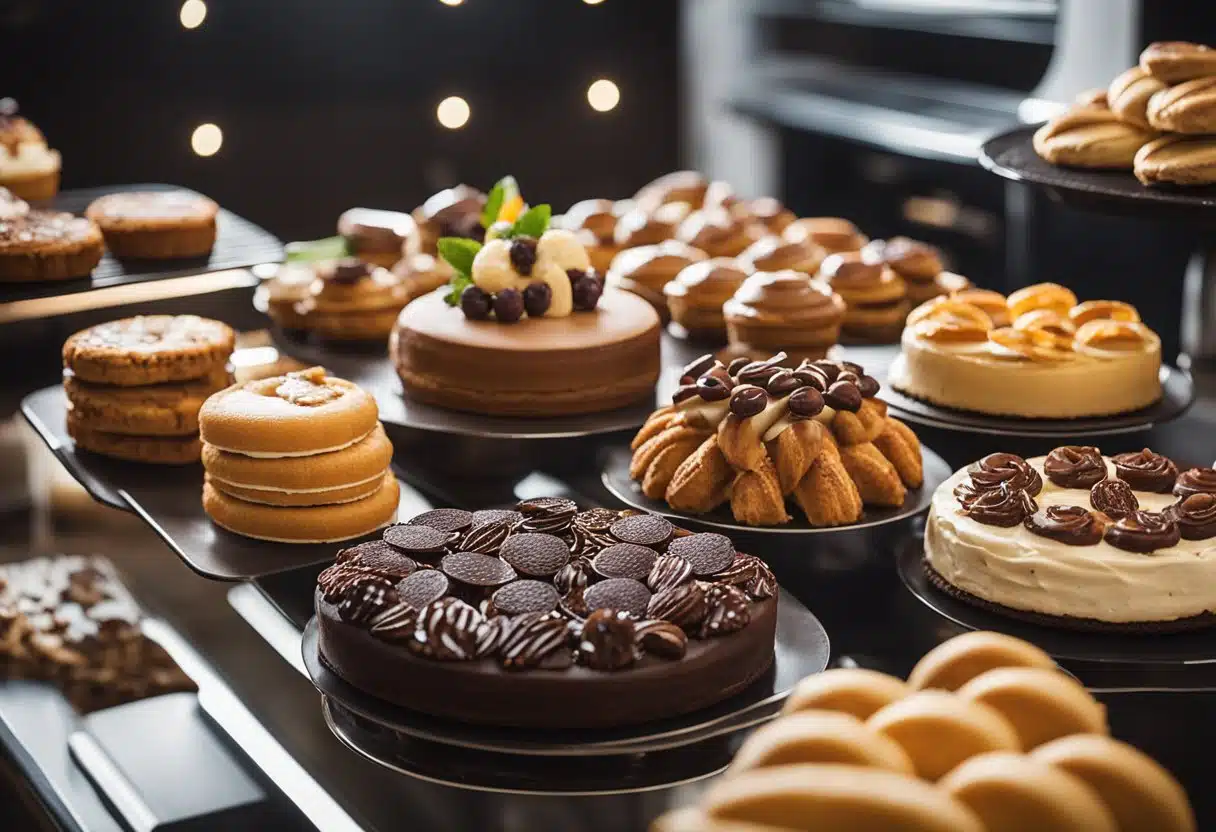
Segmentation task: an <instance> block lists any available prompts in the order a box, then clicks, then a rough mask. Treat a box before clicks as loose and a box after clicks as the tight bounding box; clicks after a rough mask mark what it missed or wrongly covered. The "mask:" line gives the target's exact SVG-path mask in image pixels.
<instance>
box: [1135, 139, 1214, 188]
mask: <svg viewBox="0 0 1216 832" xmlns="http://www.w3.org/2000/svg"><path fill="white" fill-rule="evenodd" d="M1135 173H1136V178H1137V179H1139V180H1140V181H1141V182H1143V183H1144V184H1145V185H1154V184H1158V183H1161V182H1167V183H1170V184H1173V185H1210V184H1212V183H1213V182H1216V136H1177V135H1171V136H1162V137H1161V138H1159V139H1157V140H1155V141H1151V142H1149V143H1148V144H1146V145H1145V146H1144V147H1142V148H1140V152H1138V153H1137V154H1136V161H1135Z"/></svg>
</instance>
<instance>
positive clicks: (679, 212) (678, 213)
mask: <svg viewBox="0 0 1216 832" xmlns="http://www.w3.org/2000/svg"><path fill="white" fill-rule="evenodd" d="M690 210H692V209H691V207H690V206H689V204H688V203H687V202H670V203H667V204H665V205H660V206H659V207H658V208H655V209H654V210H652V211H651V210H647V209H645V208H641V207H637V206H635V207H633V208H631V209H630V210H628V211H626V212H625V213H624V214H622V215H621V218H620V219H619V220H617V223H616V228H615V229H614V230H613V234H612V239H613V242H614V243H615V244H616V246H617V248H620V249H626V248H635V247H637V246H652V245H655V244H656V243H661V242H663V241H664V240H670V239H672V238H673V237H675V235H676V228H678V227H679V225H680V223H681V222H682V221H683V220H684V218H685V217H686V216H688V212H689V211H690Z"/></svg>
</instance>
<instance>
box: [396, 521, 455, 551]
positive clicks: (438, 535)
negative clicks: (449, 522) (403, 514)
mask: <svg viewBox="0 0 1216 832" xmlns="http://www.w3.org/2000/svg"><path fill="white" fill-rule="evenodd" d="M455 539H456V535H455V533H454V532H447V531H441V530H439V529H436V528H434V527H432V526H411V525H409V524H406V523H398V524H396V525H394V526H389V527H388V528H387V529H385V530H384V542H385V543H387V544H389V545H390V546H392V547H393V548H394V549H399V550H400V551H402V552H406V553H408V554H411V555H414V556H415V557H424V556H426V555H437V554H439V553H440V552H443V551H444V549H446V548H447V546H448V544H449V543H451V542H452V541H453V540H455Z"/></svg>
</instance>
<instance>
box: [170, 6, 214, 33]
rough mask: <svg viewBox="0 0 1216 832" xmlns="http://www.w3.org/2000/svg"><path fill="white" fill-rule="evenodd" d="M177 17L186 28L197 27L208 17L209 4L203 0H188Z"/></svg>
mask: <svg viewBox="0 0 1216 832" xmlns="http://www.w3.org/2000/svg"><path fill="white" fill-rule="evenodd" d="M177 19H178V20H180V21H181V22H182V26H183V27H184V28H186V29H197V28H198V27H199V26H202V25H203V21H204V20H206V19H207V4H206V3H204V2H203V0H186V2H185V3H182V9H181V11H180V12H178V13H177Z"/></svg>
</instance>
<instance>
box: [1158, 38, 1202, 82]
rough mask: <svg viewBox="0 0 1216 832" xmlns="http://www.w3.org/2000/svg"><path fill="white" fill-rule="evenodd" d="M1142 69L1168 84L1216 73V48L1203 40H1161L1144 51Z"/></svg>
mask: <svg viewBox="0 0 1216 832" xmlns="http://www.w3.org/2000/svg"><path fill="white" fill-rule="evenodd" d="M1140 68H1141V69H1143V70H1144V71H1145V72H1147V73H1148V74H1149V75H1152V76H1153V77H1154V78H1159V79H1160V80H1162V81H1164V82H1165V83H1167V84H1177V83H1180V82H1182V81H1190V80H1191V79H1193V78H1204V77H1207V76H1210V75H1216V49H1212V47H1210V46H1204V45H1203V44H1201V43H1187V42H1185V41H1158V42H1156V43H1150V44H1149V45H1148V46H1147V47H1145V49H1144V51H1143V52H1141V53H1140Z"/></svg>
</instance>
